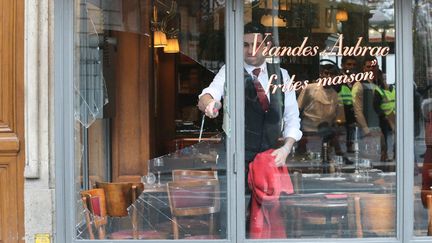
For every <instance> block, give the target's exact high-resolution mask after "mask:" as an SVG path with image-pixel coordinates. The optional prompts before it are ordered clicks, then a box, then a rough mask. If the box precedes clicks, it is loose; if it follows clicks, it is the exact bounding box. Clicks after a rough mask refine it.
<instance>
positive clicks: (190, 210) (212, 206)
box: [167, 179, 220, 239]
mask: <svg viewBox="0 0 432 243" xmlns="http://www.w3.org/2000/svg"><path fill="white" fill-rule="evenodd" d="M167 193H168V200H169V205H170V209H171V215H172V225H173V233H174V239H178V238H179V225H178V223H177V217H182V216H199V215H209V224H208V225H209V235H214V222H213V221H214V217H213V214H214V213H217V212H219V210H220V198H219V181H218V180H214V179H208V180H182V181H175V182H174V181H173V182H168V184H167Z"/></svg>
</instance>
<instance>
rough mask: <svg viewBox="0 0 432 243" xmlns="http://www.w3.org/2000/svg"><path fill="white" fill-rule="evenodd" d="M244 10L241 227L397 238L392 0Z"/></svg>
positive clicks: (280, 235)
mask: <svg viewBox="0 0 432 243" xmlns="http://www.w3.org/2000/svg"><path fill="white" fill-rule="evenodd" d="M243 13H244V18H243V36H241V38H240V39H239V40H238V41H242V42H243V60H242V61H238V64H240V66H236V69H237V71H238V72H241V74H243V75H241V76H242V77H243V83H244V87H243V89H244V91H243V90H242V92H244V96H242V100H237V101H238V102H240V103H241V104H242V106H243V107H242V111H243V115H244V120H242V124H241V125H242V126H243V127H242V128H243V129H244V131H242V132H243V133H242V134H241V135H242V137H241V138H242V139H240V140H241V141H242V142H243V145H244V147H243V149H244V160H243V161H240V163H241V164H243V165H244V166H243V167H242V168H240V167H241V166H240V167H239V170H242V172H241V174H242V175H244V188H239V190H240V191H242V192H244V194H243V195H244V198H240V199H239V202H238V205H241V207H239V208H242V207H243V206H244V211H242V214H243V215H238V220H239V221H243V222H244V224H243V223H240V224H239V225H240V229H239V231H242V232H244V234H242V233H240V235H242V236H244V238H246V239H260V240H265V239H267V240H269V241H271V240H272V239H316V238H324V239H326V238H393V239H396V235H397V234H396V231H397V230H396V229H397V227H396V216H397V215H396V209H397V208H396V191H397V188H396V181H397V176H398V175H397V174H396V168H397V158H396V137H395V133H396V121H395V118H396V113H397V109H396V92H397V82H396V75H395V74H396V71H395V55H396V53H395V24H394V2H393V1H384V0H382V1H314V0H310V1H274V0H273V1H272V0H263V1H245V2H244V4H243ZM238 28H241V26H238ZM238 93H239V94H241V92H238ZM240 96H241V95H240Z"/></svg>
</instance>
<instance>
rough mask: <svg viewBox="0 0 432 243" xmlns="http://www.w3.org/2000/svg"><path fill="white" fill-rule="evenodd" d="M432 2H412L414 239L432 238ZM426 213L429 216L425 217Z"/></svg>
mask: <svg viewBox="0 0 432 243" xmlns="http://www.w3.org/2000/svg"><path fill="white" fill-rule="evenodd" d="M431 7H432V2H431V1H427V0H425V1H413V27H414V31H413V45H414V46H413V50H414V84H413V85H414V102H413V108H414V141H415V144H414V145H415V146H414V153H415V154H414V159H415V161H414V171H415V177H414V190H413V192H414V235H416V236H426V235H427V236H431V235H432V221H431V220H432V211H431V209H432V137H431V136H432V92H431V87H432V59H431V58H432V49H431V45H430V42H431V41H432V35H431V31H432V26H431V25H432V15H431V12H430V9H431ZM428 209H429V213H428Z"/></svg>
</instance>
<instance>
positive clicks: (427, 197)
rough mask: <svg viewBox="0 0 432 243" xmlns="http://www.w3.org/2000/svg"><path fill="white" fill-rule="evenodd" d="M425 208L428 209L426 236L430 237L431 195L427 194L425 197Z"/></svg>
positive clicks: (431, 228) (431, 222)
mask: <svg viewBox="0 0 432 243" xmlns="http://www.w3.org/2000/svg"><path fill="white" fill-rule="evenodd" d="M426 206H427V209H428V218H429V223H428V235H429V236H430V235H432V195H431V194H428V195H427V196H426Z"/></svg>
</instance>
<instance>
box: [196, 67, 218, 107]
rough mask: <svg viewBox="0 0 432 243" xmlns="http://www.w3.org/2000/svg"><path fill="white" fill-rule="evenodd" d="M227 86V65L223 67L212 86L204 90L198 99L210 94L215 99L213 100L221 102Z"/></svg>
mask: <svg viewBox="0 0 432 243" xmlns="http://www.w3.org/2000/svg"><path fill="white" fill-rule="evenodd" d="M224 85H225V65H224V66H222V67H221V69H220V70H219V72H218V73H217V74H216V76H215V77H214V79H213V81H212V82H211V83H210V85H209V86H208V87H207V88H205V89H203V91H202V92H201V94H200V95H199V96H198V99H199V98H201V96H203V95H205V94H209V95H211V96H212V97H213V99H215V100H217V101H220V100H221V99H222V97H223V92H224Z"/></svg>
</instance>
